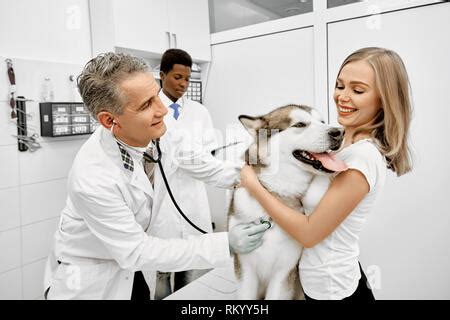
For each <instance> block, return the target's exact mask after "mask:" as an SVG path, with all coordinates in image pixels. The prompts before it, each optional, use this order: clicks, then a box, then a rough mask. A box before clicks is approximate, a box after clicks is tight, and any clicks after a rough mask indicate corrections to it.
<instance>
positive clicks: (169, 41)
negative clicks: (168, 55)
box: [166, 31, 172, 49]
mask: <svg viewBox="0 0 450 320" xmlns="http://www.w3.org/2000/svg"><path fill="white" fill-rule="evenodd" d="M166 35H167V41H168V43H169V46H168V49H170V48H172V39H171V35H170V32H169V31H166Z"/></svg>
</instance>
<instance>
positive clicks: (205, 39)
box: [168, 0, 211, 61]
mask: <svg viewBox="0 0 450 320" xmlns="http://www.w3.org/2000/svg"><path fill="white" fill-rule="evenodd" d="M168 8H169V21H170V30H171V32H172V47H176V48H179V49H183V50H185V51H187V52H188V53H189V54H190V55H191V56H192V58H193V59H194V60H201V61H210V60H211V47H210V43H211V41H210V33H209V11H208V1H207V0H191V1H186V0H169V7H168Z"/></svg>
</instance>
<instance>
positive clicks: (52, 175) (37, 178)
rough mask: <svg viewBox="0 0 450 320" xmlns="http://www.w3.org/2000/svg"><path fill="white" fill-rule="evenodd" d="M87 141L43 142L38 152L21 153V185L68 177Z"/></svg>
mask: <svg viewBox="0 0 450 320" xmlns="http://www.w3.org/2000/svg"><path fill="white" fill-rule="evenodd" d="M84 142H85V140H84V139H83V140H72V141H70V142H67V141H58V142H52V143H46V142H42V143H41V145H42V148H41V149H39V150H37V151H36V152H33V153H31V152H21V153H20V154H19V163H20V184H29V183H36V182H41V181H47V180H53V179H61V178H65V177H67V174H68V173H69V170H70V168H71V167H72V163H73V160H74V159H75V155H76V154H77V152H78V150H79V149H80V147H81V146H82V144H83V143H84Z"/></svg>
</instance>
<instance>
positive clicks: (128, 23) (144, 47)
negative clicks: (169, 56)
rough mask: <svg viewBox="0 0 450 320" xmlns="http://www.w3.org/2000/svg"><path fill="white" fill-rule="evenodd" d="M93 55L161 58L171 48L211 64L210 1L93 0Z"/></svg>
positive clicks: (91, 7) (91, 12)
mask: <svg viewBox="0 0 450 320" xmlns="http://www.w3.org/2000/svg"><path fill="white" fill-rule="evenodd" d="M89 5H90V15H91V28H92V47H93V55H97V54H98V53H101V52H105V51H131V52H136V53H137V54H139V55H141V56H144V57H150V58H158V57H160V56H161V55H162V53H164V51H166V50H167V49H169V48H180V49H183V50H186V51H187V52H189V54H190V55H191V56H192V58H193V59H194V60H196V61H210V60H211V48H210V35H209V12H208V1H207V0H193V1H185V0H128V1H124V0H90V2H89Z"/></svg>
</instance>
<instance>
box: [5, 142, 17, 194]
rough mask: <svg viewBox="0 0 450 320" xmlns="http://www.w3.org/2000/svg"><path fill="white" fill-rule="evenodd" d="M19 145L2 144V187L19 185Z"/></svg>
mask: <svg viewBox="0 0 450 320" xmlns="http://www.w3.org/2000/svg"><path fill="white" fill-rule="evenodd" d="M18 152H19V151H18V149H17V145H11V146H0V163H1V165H0V189H2V188H8V187H14V186H17V185H19V165H18V161H17V155H18Z"/></svg>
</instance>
